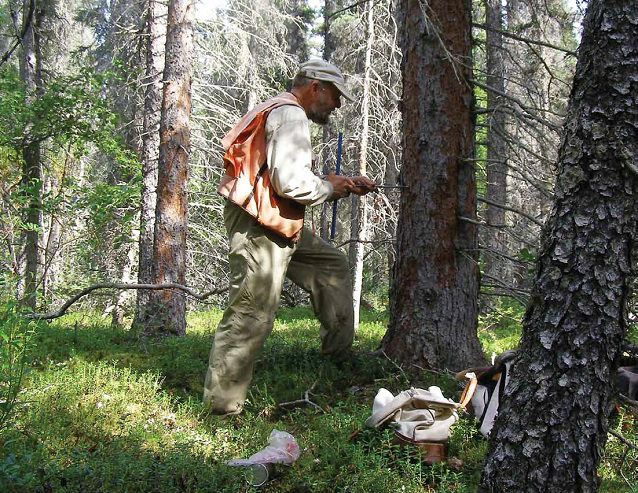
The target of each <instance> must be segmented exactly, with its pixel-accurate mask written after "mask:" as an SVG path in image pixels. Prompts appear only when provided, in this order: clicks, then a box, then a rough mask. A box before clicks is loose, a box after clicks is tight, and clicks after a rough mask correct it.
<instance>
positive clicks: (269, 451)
mask: <svg viewBox="0 0 638 493" xmlns="http://www.w3.org/2000/svg"><path fill="white" fill-rule="evenodd" d="M300 453H301V452H300V450H299V445H298V444H297V440H295V437H293V436H292V435H291V434H290V433H286V432H285V431H279V430H273V431H272V433H270V436H269V437H268V446H267V447H266V448H264V449H263V450H260V451H259V452H257V453H256V454H254V455H252V456H250V457H249V458H248V459H233V460H231V461H228V462H227V463H226V464H228V465H229V466H250V465H253V464H292V463H293V462H295V461H296V460H297V459H298V458H299V455H300Z"/></svg>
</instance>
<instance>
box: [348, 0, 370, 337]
mask: <svg viewBox="0 0 638 493" xmlns="http://www.w3.org/2000/svg"><path fill="white" fill-rule="evenodd" d="M373 7H374V4H373V3H372V2H368V3H367V4H366V32H367V39H366V51H365V65H364V74H363V97H362V102H361V135H360V143H359V168H358V170H357V174H358V175H361V176H365V175H366V173H367V170H366V168H367V159H368V138H369V135H370V129H369V120H370V74H371V70H372V43H373V41H374V17H373ZM366 202H367V201H366V196H365V195H363V196H361V197H357V200H356V202H355V201H353V207H356V209H355V210H356V221H353V228H354V230H353V234H352V235H351V236H352V239H354V240H355V242H354V243H353V245H352V248H353V260H354V262H353V269H352V270H353V280H352V300H353V304H354V330H357V329H358V328H359V310H360V307H361V296H362V286H363V257H364V255H365V243H364V241H365V240H366V239H367V233H368V217H367V208H366ZM355 204H356V205H355Z"/></svg>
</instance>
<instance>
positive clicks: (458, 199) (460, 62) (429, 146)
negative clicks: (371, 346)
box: [382, 0, 483, 369]
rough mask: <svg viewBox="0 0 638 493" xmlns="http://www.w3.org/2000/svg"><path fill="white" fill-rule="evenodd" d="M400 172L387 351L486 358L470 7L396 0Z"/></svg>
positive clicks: (436, 361)
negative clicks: (480, 319)
mask: <svg viewBox="0 0 638 493" xmlns="http://www.w3.org/2000/svg"><path fill="white" fill-rule="evenodd" d="M398 12H399V23H400V25H401V26H402V27H401V29H402V34H403V39H402V50H403V62H402V63H403V101H402V106H403V150H404V151H403V169H402V173H403V177H404V180H405V184H406V185H407V186H408V188H407V189H405V190H404V192H403V194H402V196H401V204H400V211H399V221H398V226H397V260H396V262H395V266H394V273H393V282H392V289H391V293H390V306H391V312H390V313H391V315H390V326H389V328H388V332H387V333H386V335H385V337H384V338H383V342H382V345H383V347H384V348H385V351H386V353H387V354H388V355H389V356H390V357H392V358H393V359H394V360H396V361H398V362H401V363H404V364H406V365H412V364H416V365H419V366H421V367H428V368H433V367H436V368H451V369H461V368H462V367H465V366H468V365H472V364H474V363H477V362H479V361H481V360H482V358H483V356H482V352H481V347H480V344H479V341H478V338H477V335H476V328H477V296H478V265H477V261H476V258H475V252H476V247H477V241H476V225H475V221H472V222H470V221H464V220H462V219H461V217H466V218H470V219H471V220H472V218H475V216H476V185H475V180H474V167H473V166H472V165H471V164H470V163H471V162H472V160H471V159H472V158H473V137H474V128H473V117H472V103H473V99H472V90H471V88H470V84H469V83H468V79H469V78H470V75H471V74H470V72H471V66H472V61H471V55H470V53H471V51H470V50H471V39H470V6H469V2H468V1H465V0H454V1H443V0H431V1H429V2H428V1H426V2H422V1H418V0H402V1H401V2H399V6H398Z"/></svg>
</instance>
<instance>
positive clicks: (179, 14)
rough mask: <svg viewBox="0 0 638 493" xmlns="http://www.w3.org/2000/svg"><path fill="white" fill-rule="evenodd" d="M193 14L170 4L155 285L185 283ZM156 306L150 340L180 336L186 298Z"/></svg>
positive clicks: (185, 0)
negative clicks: (164, 336)
mask: <svg viewBox="0 0 638 493" xmlns="http://www.w3.org/2000/svg"><path fill="white" fill-rule="evenodd" d="M193 11H194V5H193V2H192V1H191V0H171V1H170V2H169V4H168V22H167V24H168V29H167V36H166V60H165V67H164V89H163V99H162V115H161V122H160V152H159V173H158V183H157V208H156V210H155V236H154V243H153V259H154V273H153V274H154V275H153V277H154V282H155V284H163V283H178V284H186V225H187V209H188V195H187V189H186V186H187V182H188V158H189V155H190V115H191V91H190V88H191V73H190V70H191V63H192V53H193V20H192V19H193ZM155 301H156V302H157V311H156V312H155V313H154V314H153V315H154V317H153V320H152V321H151V323H150V325H149V326H147V332H148V333H153V334H154V335H163V334H175V335H184V334H185V332H186V299H185V297H184V294H183V293H182V292H176V291H169V290H166V291H160V292H159V294H158V296H157V298H155Z"/></svg>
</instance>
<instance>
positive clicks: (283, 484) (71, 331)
mask: <svg viewBox="0 0 638 493" xmlns="http://www.w3.org/2000/svg"><path fill="white" fill-rule="evenodd" d="M521 310H522V309H521V308H520V307H519V308H515V307H509V308H504V309H503V310H501V311H500V312H498V313H497V314H493V315H491V316H489V317H484V318H482V320H481V329H480V337H481V341H482V343H483V345H484V348H485V351H486V353H487V354H488V355H489V354H492V353H493V352H494V353H500V352H501V351H503V350H505V349H508V348H512V347H515V346H516V344H517V342H518V338H519V333H520V326H519V324H518V322H517V321H518V320H520V315H521ZM220 317H221V312H220V311H219V310H217V309H212V310H210V311H206V312H198V313H192V314H190V316H189V320H188V331H187V335H186V337H183V338H167V339H163V340H159V341H151V340H143V339H140V338H139V336H138V334H136V333H134V332H133V331H130V330H125V329H120V328H113V327H111V326H110V325H109V324H108V323H107V321H106V320H104V319H102V318H100V317H96V316H90V315H69V316H67V317H65V318H63V319H60V320H58V321H55V322H53V323H50V324H48V325H43V326H42V327H41V328H40V329H38V331H37V333H36V335H35V337H34V339H33V341H34V342H35V346H33V347H32V349H31V351H30V353H29V363H28V365H29V370H30V371H29V372H28V373H27V375H26V376H25V380H24V382H23V391H22V393H21V394H20V396H19V400H20V403H21V404H20V405H19V406H18V407H17V408H16V411H15V414H14V415H13V417H12V421H11V423H10V426H9V427H8V428H6V429H5V430H4V431H2V434H1V435H0V444H1V449H0V491H2V492H6V493H13V492H16V493H31V492H33V493H36V492H43V493H45V492H46V493H48V492H78V493H79V492H89V493H97V492H108V493H120V492H121V493H136V492H140V493H151V492H158V493H172V492H198V493H206V492H210V493H221V492H249V491H257V490H261V491H264V492H278V493H283V492H289V493H292V492H297V493H302V492H346V491H348V492H357V493H358V492H360V493H367V492H439V493H445V492H450V493H452V492H454V493H464V492H473V491H475V490H476V485H477V482H478V479H479V475H480V471H481V466H482V458H483V455H484V453H485V451H486V442H485V440H484V439H483V438H482V437H481V436H480V435H479V434H478V433H477V432H476V430H475V428H474V426H473V424H472V422H471V420H470V418H468V417H467V416H462V417H461V419H460V421H459V422H458V423H457V424H456V425H454V426H453V432H452V437H451V439H450V441H449V446H448V460H447V461H446V462H443V463H439V464H435V465H433V466H426V465H424V464H423V463H422V462H421V461H420V460H419V458H418V454H416V453H415V451H414V450H413V449H412V448H406V447H402V446H399V445H395V444H393V443H392V437H393V433H392V431H391V430H388V429H385V430H371V429H365V428H364V421H365V419H366V418H367V417H368V416H369V415H370V412H371V408H372V400H373V398H374V395H375V394H376V392H377V391H378V389H379V388H381V387H385V388H387V389H389V390H390V391H391V392H393V393H397V392H399V391H401V390H405V389H407V388H410V387H411V386H414V387H421V388H427V387H428V386H430V385H438V386H440V387H441V388H442V390H443V393H444V395H446V396H447V397H451V398H453V399H455V400H458V398H459V395H460V392H461V388H460V387H459V384H458V383H457V382H455V381H453V380H452V378H451V377H450V376H448V375H442V374H437V373H432V372H423V373H421V374H420V375H418V376H417V377H414V376H412V377H409V376H408V375H407V374H406V373H404V372H403V371H402V370H401V369H400V368H398V367H397V366H396V365H395V364H394V363H393V362H391V361H389V360H388V359H386V358H384V357H379V358H372V359H366V358H363V359H361V360H360V361H358V362H356V363H352V364H346V365H344V366H343V367H338V366H336V365H335V364H334V363H332V362H330V361H326V360H325V359H324V358H322V357H321V356H320V355H319V339H318V322H317V321H316V320H315V318H314V317H313V315H312V311H311V310H310V309H309V308H307V307H297V308H292V309H282V310H280V312H279V313H278V316H277V320H276V323H275V329H274V331H273V333H272V334H271V336H270V337H269V338H268V340H267V341H266V345H265V347H264V349H263V351H262V352H261V355H260V358H259V360H258V362H257V365H256V368H255V378H254V380H253V384H252V387H251V392H250V395H249V399H248V402H247V405H246V408H245V410H244V412H243V413H242V414H241V415H239V416H233V417H228V418H220V417H217V416H213V415H210V414H209V413H208V412H207V411H206V409H205V408H204V406H203V405H202V404H201V394H202V387H203V379H204V373H205V371H206V366H207V361H208V352H209V349H210V344H211V341H212V337H213V332H214V329H215V327H216V325H217V322H218V321H219V318H220ZM386 325H387V314H386V313H385V312H383V311H377V312H375V311H367V312H365V313H363V315H362V321H361V326H360V329H359V331H358V333H357V336H356V341H355V348H354V349H355V351H357V352H358V353H367V352H370V351H372V350H374V349H376V348H377V346H378V344H379V342H380V340H381V338H382V336H383V333H384V331H385V328H386ZM309 389H312V393H311V394H310V395H309V397H310V400H312V402H314V403H315V404H317V406H319V407H321V409H319V408H318V407H314V406H312V405H309V404H305V405H299V406H293V407H281V406H279V404H281V403H284V402H289V401H295V400H298V399H301V398H302V397H303V395H304V394H305V392H306V391H308V390H309ZM621 418H622V419H620V418H618V417H617V418H616V419H615V421H614V424H613V426H614V429H615V430H617V431H621V432H622V433H623V435H624V436H627V437H629V438H630V439H632V440H634V443H635V441H636V424H635V423H634V422H631V423H633V424H628V423H630V420H629V416H628V415H625V413H621ZM628 426H633V429H632V428H628ZM273 429H277V430H281V431H287V432H289V433H291V434H292V435H293V436H294V437H295V438H296V439H297V441H298V443H299V445H300V447H301V451H302V453H301V456H300V458H299V460H298V461H297V462H296V463H295V464H294V466H292V467H287V466H279V467H275V468H274V470H273V474H272V479H271V480H270V481H269V482H268V483H266V485H264V486H263V487H261V488H255V487H252V486H249V485H248V483H247V481H246V475H245V473H244V470H243V468H231V467H228V466H226V465H225V462H226V461H228V460H230V459H233V458H246V457H249V456H250V455H252V454H253V453H255V452H257V451H258V450H260V449H262V448H263V447H264V446H266V445H267V439H268V436H269V434H270V433H271V431H272V430H273ZM357 430H361V431H360V432H359V433H358V434H356V436H354V437H352V434H353V432H355V431H357ZM624 452H625V448H624V446H621V444H620V442H618V440H617V439H615V438H613V437H610V442H609V443H608V445H607V448H606V450H605V457H604V458H603V460H602V461H601V468H600V475H601V478H602V480H603V484H602V487H601V490H600V491H603V492H614V493H631V492H633V493H636V492H638V486H636V485H638V472H636V469H637V468H636V466H635V462H634V465H633V466H630V464H631V463H632V461H635V460H636V454H635V451H632V452H630V453H629V456H628V457H626V458H625V460H624V463H623V466H622V467H618V466H619V464H620V461H621V456H622V454H623V453H624ZM632 454H633V455H632ZM450 458H454V460H449V459H450ZM623 476H624V477H623ZM632 485H633V486H632Z"/></svg>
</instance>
